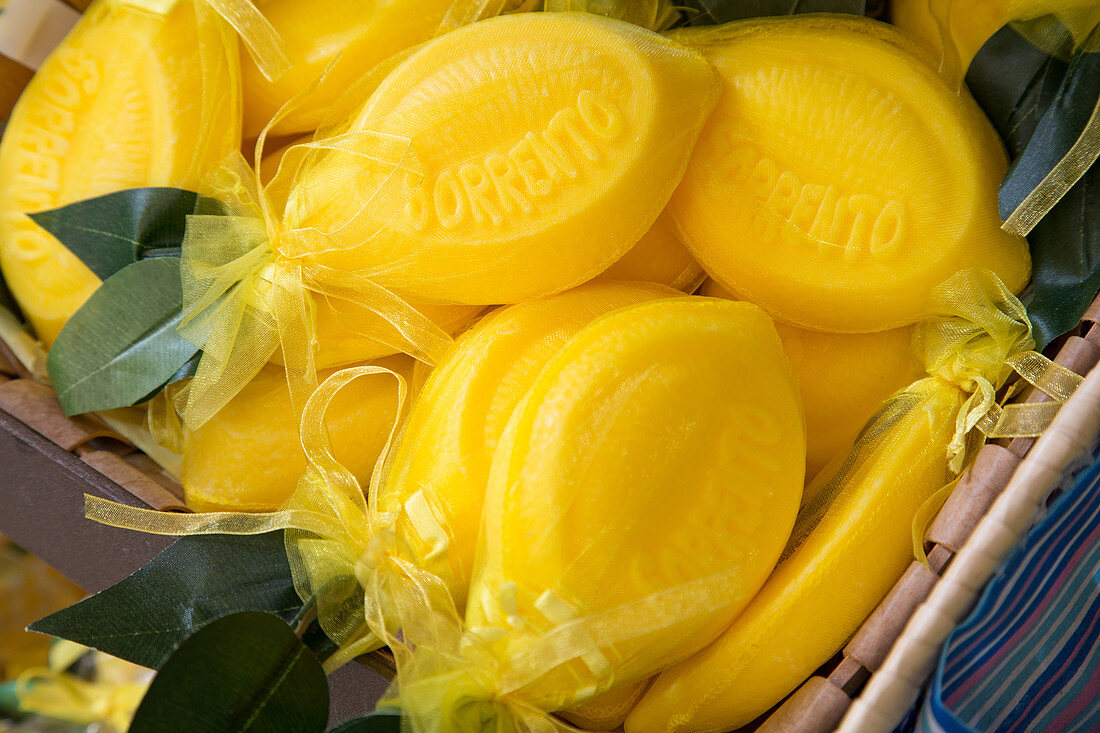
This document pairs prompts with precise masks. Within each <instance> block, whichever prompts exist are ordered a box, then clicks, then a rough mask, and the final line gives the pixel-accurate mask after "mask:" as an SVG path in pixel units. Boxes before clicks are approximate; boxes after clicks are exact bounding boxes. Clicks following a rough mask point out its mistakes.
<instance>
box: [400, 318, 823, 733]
mask: <svg viewBox="0 0 1100 733" xmlns="http://www.w3.org/2000/svg"><path fill="white" fill-rule="evenodd" d="M803 440H804V439H803V426H802V420H801V415H800V414H799V409H798V398H797V395H796V392H795V385H794V382H793V379H792V377H791V375H790V372H789V369H788V367H787V366H786V364H785V357H784V356H783V353H782V347H781V345H780V342H779V338H778V336H777V335H776V333H775V330H774V328H773V326H772V324H771V321H770V319H768V318H767V316H766V315H765V314H764V313H763V312H762V311H761V310H760V309H759V308H757V307H756V306H753V305H751V304H748V303H732V302H729V301H722V300H716V299H701V298H693V299H672V300H659V301H654V302H651V303H644V304H641V305H635V306H631V307H628V308H624V309H621V310H618V311H616V312H614V313H612V314H610V315H608V316H606V317H604V318H602V319H600V320H598V321H596V322H595V323H593V324H592V325H590V326H588V327H587V328H585V329H583V330H581V331H580V332H579V333H578V334H577V335H576V336H575V337H574V338H573V339H572V341H570V343H569V344H568V345H567V346H566V347H565V348H564V349H562V351H560V352H559V353H558V355H557V356H556V357H555V358H554V359H553V360H552V361H551V362H550V363H549V364H548V365H547V366H546V368H545V369H544V370H543V371H542V373H541V375H540V376H539V378H538V380H537V381H536V382H535V384H534V385H533V386H532V388H531V389H530V390H529V391H528V392H527V395H526V397H525V398H524V400H523V402H522V403H521V405H520V406H519V407H518V408H517V409H516V411H515V412H514V413H513V415H512V417H511V419H510V421H509V423H508V426H507V428H506V429H505V432H504V435H503V437H502V438H501V441H500V444H499V445H498V447H497V451H496V454H495V456H494V462H493V467H492V471H491V474H490V478H489V489H488V494H487V497H486V505H485V512H484V516H483V520H482V522H483V523H482V535H481V544H480V546H479V549H478V558H477V562H476V566H475V571H474V580H473V583H472V585H471V589H470V598H469V602H468V604H467V609H466V614H465V625H460V624H459V622H458V618H457V615H456V614H455V611H454V609H453V607H451V608H448V607H447V606H446V604H445V593H444V594H443V595H442V596H440V595H438V590H439V585H440V583H439V579H438V577H435V576H430V575H428V574H424V573H421V572H417V573H416V574H410V576H409V577H410V579H411V580H412V581H413V583H411V585H413V586H414V588H415V592H409V593H406V594H403V596H402V594H398V595H397V596H396V597H395V599H394V601H395V612H396V614H397V615H398V617H399V618H400V619H401V629H402V632H401V636H400V638H393V639H391V640H390V642H391V646H392V647H394V648H395V650H396V653H397V657H398V680H399V684H398V686H397V688H396V692H395V696H394V697H393V698H392V700H391V702H394V703H396V704H397V705H398V706H399V707H401V708H402V710H403V712H404V713H405V715H406V717H407V718H408V720H409V723H410V725H411V727H412V730H414V731H417V733H425V732H427V731H460V730H471V729H479V730H482V729H491V730H497V731H528V730H553V729H554V724H552V723H551V722H550V721H549V719H548V718H547V717H546V713H547V711H551V710H557V709H561V708H565V707H570V706H573V705H576V704H578V703H581V702H584V701H585V700H588V699H591V698H592V697H594V696H596V695H598V694H599V693H601V692H603V691H606V690H608V689H610V688H611V687H613V686H616V685H621V684H627V683H630V682H632V681H635V680H638V679H641V678H643V677H645V676H647V675H649V674H652V673H653V672H654V671H655V670H657V669H660V668H662V667H664V666H665V665H667V664H669V663H670V662H672V661H674V660H676V659H678V658H681V657H683V656H684V655H686V654H688V653H690V652H691V650H693V649H698V648H700V647H702V646H703V645H705V644H706V643H707V642H708V641H709V640H710V639H711V638H712V637H713V636H714V634H715V633H717V632H718V630H720V629H721V628H722V627H723V626H724V625H725V624H727V623H728V622H729V620H730V619H732V618H733V617H735V616H736V614H737V613H738V611H739V610H740V609H741V608H742V607H743V606H744V604H745V603H747V602H748V600H749V598H750V597H751V596H752V595H753V593H754V592H755V591H756V589H757V588H758V587H759V585H760V584H761V583H762V582H763V580H764V578H765V577H766V576H767V574H768V573H769V572H770V570H771V566H772V563H773V561H774V559H775V557H776V553H777V552H778V550H779V546H780V545H781V544H783V542H785V540H786V536H787V534H788V529H789V522H790V520H791V517H792V516H793V512H794V511H795V506H796V505H797V503H798V499H799V496H800V493H801V487H800V484H801V479H802V470H801V464H802V460H803V451H804V442H803ZM670 487H675V488H673V489H670ZM441 597H442V598H443V599H444V601H442V602H441V601H439V600H438V599H439V598H441ZM425 599H427V601H428V602H427V603H425ZM441 603H442V605H440V604H441ZM406 644H407V645H408V646H407V647H406V646H405V645H406ZM475 721H480V727H478V723H476V722H475ZM471 726H473V727H471Z"/></svg>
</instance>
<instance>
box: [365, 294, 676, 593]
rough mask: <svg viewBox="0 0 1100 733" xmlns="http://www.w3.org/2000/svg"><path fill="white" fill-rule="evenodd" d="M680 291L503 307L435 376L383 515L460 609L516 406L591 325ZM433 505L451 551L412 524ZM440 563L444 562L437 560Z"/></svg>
mask: <svg viewBox="0 0 1100 733" xmlns="http://www.w3.org/2000/svg"><path fill="white" fill-rule="evenodd" d="M676 295H679V294H678V293H677V292H675V291H673V290H670V289H667V288H663V287H660V286H657V285H652V284H645V283H621V282H608V283H589V284H587V285H583V286H581V287H579V288H575V289H573V290H570V291H567V292H565V293H560V294H558V295H553V296H549V297H546V298H542V299H539V300H534V301H529V302H527V303H521V304H519V305H514V306H511V307H508V308H502V309H500V310H497V311H496V312H494V313H492V314H491V315H489V316H487V317H486V318H484V319H483V320H481V321H480V322H479V323H478V324H477V325H476V326H475V327H473V328H472V329H470V330H469V331H468V332H466V333H465V334H463V335H462V336H461V337H460V338H459V339H458V340H457V341H456V342H455V345H454V347H452V349H451V350H450V351H449V352H448V354H447V356H446V358H445V359H444V360H443V361H442V363H440V364H439V365H438V366H437V367H436V368H435V369H434V370H433V371H432V373H431V376H430V377H428V379H427V381H426V383H425V384H424V387H423V390H422V392H421V395H420V398H419V399H418V400H417V402H416V404H415V405H414V407H413V409H412V412H411V413H410V414H409V418H408V421H407V422H406V424H405V426H404V428H403V431H402V434H401V437H400V439H399V442H398V444H397V447H396V448H395V451H394V455H393V458H392V461H391V462H390V467H389V470H388V472H387V475H386V478H385V480H384V481H383V484H382V487H381V488H380V489H379V491H378V494H377V502H378V506H379V508H380V510H381V511H383V512H395V513H396V514H397V516H398V517H399V519H398V522H397V525H396V531H397V532H398V533H399V534H400V535H401V536H402V537H403V538H404V541H405V542H407V543H408V547H409V548H410V550H411V552H412V554H413V559H415V560H416V561H417V562H418V563H420V564H421V565H423V566H424V567H426V568H427V569H430V570H432V571H433V572H435V574H436V575H438V576H440V577H441V578H444V579H445V580H446V581H447V582H448V585H449V587H450V588H451V591H452V595H453V596H454V597H455V600H456V602H457V603H458V604H459V606H461V605H462V603H464V601H465V597H466V587H467V585H468V583H469V580H470V573H471V569H472V567H473V562H474V550H475V548H476V546H477V536H478V530H479V528H480V526H481V510H482V504H483V501H484V498H485V487H486V485H487V484H488V481H489V469H490V466H491V465H492V460H493V452H494V451H495V450H496V447H497V443H498V441H499V440H500V436H501V434H502V433H503V432H504V427H505V425H506V424H507V422H508V419H509V418H510V417H511V415H512V412H513V410H514V409H515V407H516V405H518V404H519V402H520V400H521V399H522V398H523V395H524V394H526V392H527V390H528V389H529V388H530V387H531V385H532V384H534V382H535V378H536V377H538V375H539V372H540V371H541V370H542V368H543V367H544V366H545V365H546V363H547V362H548V361H550V359H551V358H552V357H553V356H554V355H555V354H556V353H557V352H558V351H559V350H560V349H561V348H562V347H563V346H564V345H565V344H566V342H568V340H569V339H570V338H572V337H573V335H574V334H576V333H577V331H579V330H580V329H581V328H583V327H584V326H586V325H588V324H589V323H590V322H592V321H593V320H594V319H596V318H598V317H600V316H602V315H604V314H606V313H608V312H610V311H613V310H615V309H617V308H622V307H624V306H627V305H633V304H636V303H641V302H644V301H647V300H653V299H656V298H665V297H672V296H676ZM410 501H412V502H413V503H420V504H425V505H427V506H431V507H433V511H434V512H435V514H436V517H437V519H436V522H437V523H438V524H439V525H440V526H441V527H443V528H445V529H444V531H445V532H446V535H447V539H446V544H447V552H446V553H444V554H437V555H434V556H433V555H432V549H433V547H434V546H435V539H436V538H434V537H426V538H421V537H420V536H419V535H420V534H423V531H422V529H421V530H420V531H419V533H418V528H417V527H415V526H409V525H408V524H407V523H406V522H405V519H407V518H408V517H407V516H406V515H404V514H402V513H401V511H402V507H405V506H406V505H410ZM433 558H434V559H433Z"/></svg>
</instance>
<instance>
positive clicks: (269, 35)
mask: <svg viewBox="0 0 1100 733" xmlns="http://www.w3.org/2000/svg"><path fill="white" fill-rule="evenodd" d="M204 2H206V3H207V4H208V5H209V6H210V8H211V9H212V10H213V11H214V12H215V13H217V14H218V15H220V16H221V17H222V18H224V19H225V22H226V23H228V24H229V25H231V26H232V27H233V30H235V31H237V35H239V36H240V37H241V40H242V41H243V42H244V45H245V47H247V48H248V52H249V53H250V54H251V55H252V59H253V60H254V61H255V62H256V67H257V68H259V70H260V73H261V74H263V75H264V78H265V79H267V80H268V81H271V82H273V81H275V80H276V79H278V78H279V77H281V76H282V75H283V74H285V73H286V72H287V71H289V70H290V57H289V55H288V48H287V45H286V41H284V40H283V37H282V36H280V35H279V32H278V31H276V30H275V27H274V26H272V25H271V23H269V22H268V20H267V18H265V17H264V16H263V14H262V13H260V11H259V10H257V9H256V6H255V5H253V4H252V3H251V2H250V1H249V0H204Z"/></svg>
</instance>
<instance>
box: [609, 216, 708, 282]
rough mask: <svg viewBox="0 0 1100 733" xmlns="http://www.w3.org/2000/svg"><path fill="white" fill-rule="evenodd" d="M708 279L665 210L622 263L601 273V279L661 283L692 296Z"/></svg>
mask: <svg viewBox="0 0 1100 733" xmlns="http://www.w3.org/2000/svg"><path fill="white" fill-rule="evenodd" d="M704 277H705V275H704V273H703V268H701V267H699V263H697V262H696V261H695V258H693V257H692V256H691V253H690V252H688V251H687V248H686V247H684V243H683V241H681V239H680V235H679V233H678V232H677V231H676V223H675V222H674V221H673V220H672V215H671V214H670V213H669V212H668V210H665V211H662V212H661V215H660V216H658V217H657V221H655V222H654V223H653V226H652V227H651V228H650V230H649V231H648V232H646V233H645V235H644V236H643V237H642V238H641V239H640V240H638V243H637V244H635V245H634V246H633V247H631V248H630V250H629V251H627V253H626V254H625V255H623V257H622V259H621V260H619V261H618V262H616V263H615V264H613V265H611V267H609V268H607V269H606V270H604V271H603V272H602V273H600V276H599V279H601V280H632V281H641V282H651V283H661V284H663V285H668V286H669V287H670V288H676V289H677V290H682V291H684V292H685V293H690V292H693V291H694V290H695V288H697V287H699V283H700V282H702V281H703V278H704Z"/></svg>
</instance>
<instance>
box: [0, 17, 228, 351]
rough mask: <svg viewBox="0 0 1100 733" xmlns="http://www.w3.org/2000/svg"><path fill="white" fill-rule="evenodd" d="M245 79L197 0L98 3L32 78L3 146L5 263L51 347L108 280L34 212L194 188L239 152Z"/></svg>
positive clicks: (0, 256)
mask: <svg viewBox="0 0 1100 733" xmlns="http://www.w3.org/2000/svg"><path fill="white" fill-rule="evenodd" d="M237 75H238V72H237V41H236V38H234V37H233V35H232V31H231V30H229V29H228V26H226V25H225V24H224V23H223V22H222V21H221V20H220V19H219V18H218V17H217V16H215V15H214V14H213V12H212V11H211V10H209V9H208V8H207V7H206V5H205V3H202V2H198V1H197V0H181V2H178V3H176V4H175V6H174V7H173V9H172V10H171V12H169V13H168V14H166V15H158V14H156V13H151V12H149V11H147V10H141V9H138V8H136V7H134V6H133V5H131V4H129V3H126V2H122V1H121V0H100V1H99V2H97V3H95V4H94V5H92V7H90V8H89V9H88V11H87V12H86V13H85V14H84V16H83V17H82V18H81V20H80V22H79V23H77V25H76V27H75V28H74V29H73V31H72V32H71V33H70V34H69V36H68V37H67V38H66V39H65V40H64V41H62V43H61V45H59V46H58V47H57V48H56V49H55V50H54V52H53V53H52V54H51V55H50V57H49V58H48V59H47V60H46V62H45V63H44V64H43V65H42V68H40V69H39V70H38V73H37V74H35V76H34V78H33V79H32V80H31V83H30V85H29V86H28V87H27V89H26V90H25V91H24V92H23V96H22V98H21V99H20V101H19V103H18V104H17V105H16V108H15V110H14V111H13V113H12V117H11V119H10V120H9V121H8V124H7V127H6V128H5V129H4V135H3V139H2V140H0V266H2V267H3V272H4V277H5V279H6V280H7V282H8V285H9V286H10V287H11V290H12V294H13V295H15V298H16V300H17V301H18V302H19V305H20V307H21V308H22V309H23V312H24V313H25V314H26V316H27V318H28V319H29V320H30V323H31V325H32V326H33V327H34V330H35V333H36V334H37V335H38V337H39V338H40V339H41V340H42V341H43V342H44V343H45V344H46V345H47V346H48V345H50V344H52V343H53V341H54V339H55V338H57V334H58V333H59V332H60V331H61V327H62V326H63V325H64V324H65V321H66V320H68V318H69V316H71V315H72V314H73V313H74V312H75V311H76V310H77V309H78V308H79V307H80V306H81V305H83V304H84V301H85V300H87V299H88V297H89V296H90V295H91V294H92V292H93V291H94V290H95V289H96V288H97V287H99V283H100V280H99V278H98V277H96V276H95V275H94V274H93V273H92V272H91V270H89V269H88V268H87V267H85V266H84V264H83V263H81V262H80V260H79V259H77V257H76V256H75V255H73V254H72V253H71V252H69V250H68V249H66V248H65V247H64V246H63V245H62V244H61V243H60V242H58V241H57V240H56V239H54V238H53V237H52V236H51V235H50V234H48V233H46V232H45V231H44V230H43V229H41V228H40V227H38V225H36V224H35V223H34V222H33V221H31V220H30V219H29V218H28V217H27V216H26V214H27V213H34V212H38V211H43V210H46V209H53V208H57V207H59V206H64V205H66V204H71V203H74V202H76V201H81V200H83V199H88V198H92V197H95V196H101V195H103V194H106V193H111V192H113V191H118V190H121V189H125V188H135V187H140V186H177V187H181V188H192V189H193V188H194V187H195V186H196V185H197V184H198V182H199V180H200V179H201V178H202V175H203V172H204V171H205V170H206V169H207V168H208V167H209V166H212V165H214V164H216V163H219V162H221V161H222V160H224V159H225V158H226V156H228V155H229V154H230V153H231V152H232V151H234V150H236V149H237V148H238V147H239V146H240V108H239V102H238V101H237V95H238V88H239V87H238V81H237Z"/></svg>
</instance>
